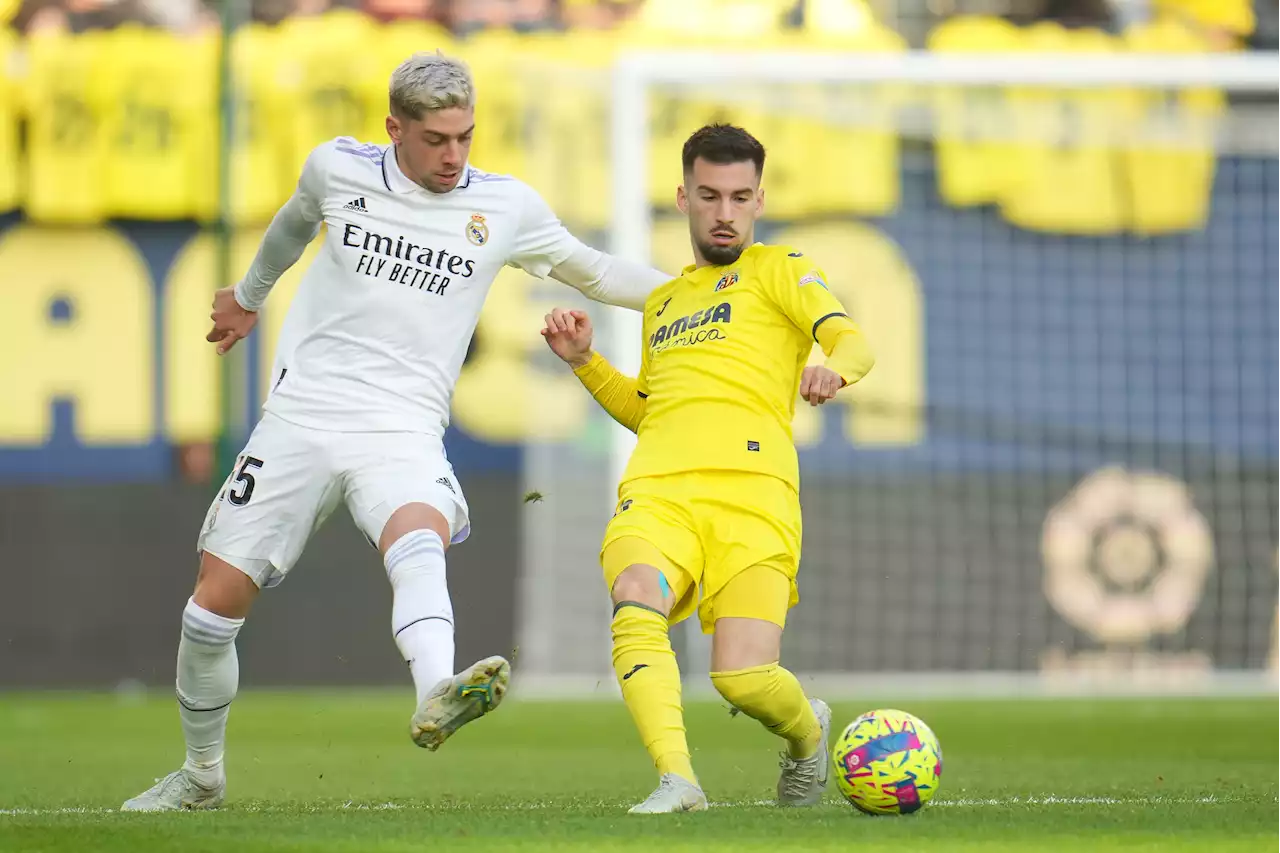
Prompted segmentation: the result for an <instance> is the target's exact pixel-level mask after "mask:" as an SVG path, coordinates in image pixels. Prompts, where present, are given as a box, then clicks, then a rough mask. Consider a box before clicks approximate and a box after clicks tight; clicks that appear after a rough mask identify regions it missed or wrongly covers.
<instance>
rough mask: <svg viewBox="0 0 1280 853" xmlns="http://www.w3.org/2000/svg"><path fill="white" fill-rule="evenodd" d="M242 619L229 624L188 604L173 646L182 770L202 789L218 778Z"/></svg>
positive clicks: (233, 692) (237, 670)
mask: <svg viewBox="0 0 1280 853" xmlns="http://www.w3.org/2000/svg"><path fill="white" fill-rule="evenodd" d="M242 625H244V620H243V619H228V618H227V617H225V616H219V615H218V614H216V613H211V612H210V611H208V610H205V609H204V608H203V607H201V606H200V605H198V604H196V603H195V600H194V599H189V600H188V601H187V607H186V609H185V610H183V611H182V641H181V642H180V643H178V684H177V688H178V689H177V692H178V708H179V713H180V714H181V716H182V733H183V735H184V736H185V737H186V740H187V761H186V764H184V765H183V767H184V769H186V770H187V772H188V773H189V774H190V775H191V776H192V777H193V778H194V779H195V781H196V782H197V783H198V784H200V785H202V786H205V787H210V788H212V787H214V786H215V785H217V784H218V783H219V782H221V780H222V778H223V769H222V752H223V745H224V743H225V742H226V737H227V713H228V712H229V711H230V710H231V700H232V699H234V698H236V688H237V687H238V686H239V683H240V663H239V661H238V660H237V659H236V646H235V640H236V634H238V633H239V632H240V626H242Z"/></svg>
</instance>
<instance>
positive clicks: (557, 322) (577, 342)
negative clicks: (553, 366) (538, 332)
mask: <svg viewBox="0 0 1280 853" xmlns="http://www.w3.org/2000/svg"><path fill="white" fill-rule="evenodd" d="M544 319H545V320H546V324H547V325H546V327H545V328H544V329H543V330H542V336H543V337H544V338H546V339H547V346H549V347H551V351H552V352H554V353H555V354H556V355H558V356H560V358H561V360H563V361H564V362H565V363H566V364H568V365H569V366H570V367H572V368H573V369H574V370H577V369H578V368H579V367H585V366H586V364H587V362H589V361H591V337H592V333H591V318H590V317H588V316H587V315H586V312H584V311H571V310H569V309H567V308H553V309H552V310H551V313H550V314H548V315H547V316H546V317H545V318H544Z"/></svg>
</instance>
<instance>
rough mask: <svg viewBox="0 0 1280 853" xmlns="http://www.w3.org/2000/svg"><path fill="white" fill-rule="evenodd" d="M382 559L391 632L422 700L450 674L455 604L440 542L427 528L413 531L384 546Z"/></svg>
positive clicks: (442, 544)
mask: <svg viewBox="0 0 1280 853" xmlns="http://www.w3.org/2000/svg"><path fill="white" fill-rule="evenodd" d="M383 562H384V563H385V565H386V567H387V578H388V579H389V580H390V581H391V591H392V605H391V631H392V634H393V635H394V637H395V641H396V646H397V647H398V648H399V649H400V654H401V655H403V656H404V659H405V661H406V662H407V663H408V664H409V672H410V673H411V674H412V675H413V686H414V689H415V690H416V691H417V694H418V704H422V700H423V699H424V698H426V696H427V694H428V693H430V692H431V688H433V687H435V686H436V684H438V683H439V682H440V681H441V680H442V679H445V678H451V677H452V676H453V604H452V602H450V601H449V584H448V580H447V578H446V577H445V559H444V543H443V542H442V541H441V540H440V537H439V536H438V535H437V534H436V533H435V532H433V531H431V530H414V531H412V532H411V533H406V534H405V535H404V536H401V537H400V538H399V539H397V540H396V541H395V543H394V544H393V545H392V546H391V547H390V548H388V549H387V553H386V556H385V557H384V558H383Z"/></svg>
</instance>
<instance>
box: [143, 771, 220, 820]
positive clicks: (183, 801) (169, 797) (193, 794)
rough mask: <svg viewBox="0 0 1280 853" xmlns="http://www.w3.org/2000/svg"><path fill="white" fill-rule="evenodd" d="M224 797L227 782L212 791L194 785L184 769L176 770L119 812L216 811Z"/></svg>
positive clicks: (193, 780)
mask: <svg viewBox="0 0 1280 853" xmlns="http://www.w3.org/2000/svg"><path fill="white" fill-rule="evenodd" d="M226 793H227V780H226V779H225V778H222V779H219V780H218V784H217V785H216V786H215V787H213V788H205V787H202V786H201V785H198V784H196V781H195V779H192V778H191V774H189V773H187V771H186V770H185V769H179V770H175V771H173V772H172V773H170V774H169V775H168V776H166V777H164V778H163V779H157V780H156V783H155V784H154V785H152V786H151V787H150V788H148V789H147V790H145V791H143V792H142V793H141V794H139V795H138V796H136V797H134V798H133V799H132V800H126V801H125V803H124V805H122V806H121V807H120V811H122V812H176V811H182V810H183V809H216V808H217V807H218V806H220V805H222V799H223V797H225V796H226Z"/></svg>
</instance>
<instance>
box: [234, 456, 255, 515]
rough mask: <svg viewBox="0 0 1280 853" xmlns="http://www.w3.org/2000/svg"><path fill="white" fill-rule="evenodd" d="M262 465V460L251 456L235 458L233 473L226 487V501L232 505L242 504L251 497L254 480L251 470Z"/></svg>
mask: <svg viewBox="0 0 1280 853" xmlns="http://www.w3.org/2000/svg"><path fill="white" fill-rule="evenodd" d="M261 467H262V460H261V459H258V458H256V457H253V456H248V455H242V456H240V457H239V458H237V459H236V467H235V473H234V474H233V475H232V478H231V479H232V482H231V484H230V486H228V488H227V502H228V503H230V504H231V505H232V506H244V505H245V504H247V503H248V502H249V501H250V500H251V499H252V498H253V487H254V485H255V484H256V481H255V480H254V479H253V472H254V471H255V470H256V469H258V468H261Z"/></svg>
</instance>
